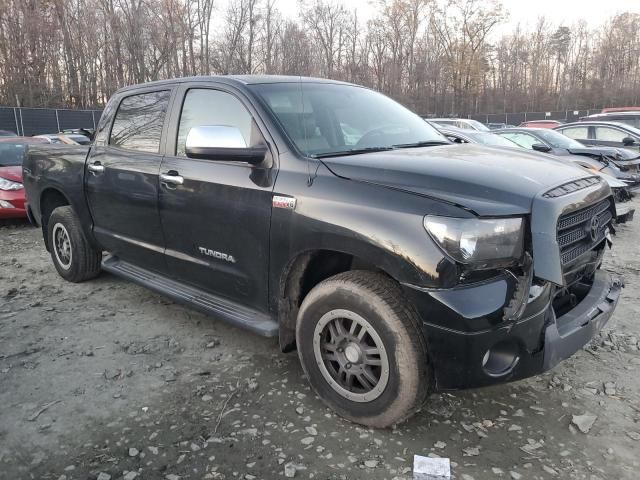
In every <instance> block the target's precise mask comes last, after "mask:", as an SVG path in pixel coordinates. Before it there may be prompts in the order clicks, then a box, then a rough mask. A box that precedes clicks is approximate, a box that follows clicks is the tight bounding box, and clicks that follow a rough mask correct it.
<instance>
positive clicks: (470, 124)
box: [425, 118, 489, 132]
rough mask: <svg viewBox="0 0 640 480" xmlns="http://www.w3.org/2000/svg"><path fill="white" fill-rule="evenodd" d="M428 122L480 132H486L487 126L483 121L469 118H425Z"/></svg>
mask: <svg viewBox="0 0 640 480" xmlns="http://www.w3.org/2000/svg"><path fill="white" fill-rule="evenodd" d="M425 120H427V121H428V122H429V123H431V124H432V125H433V124H436V125H442V126H443V127H456V128H460V129H462V130H478V131H480V132H488V131H489V127H487V126H486V125H485V124H484V123H480V122H479V121H477V120H472V119H470V118H425Z"/></svg>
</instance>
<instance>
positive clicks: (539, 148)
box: [531, 143, 551, 153]
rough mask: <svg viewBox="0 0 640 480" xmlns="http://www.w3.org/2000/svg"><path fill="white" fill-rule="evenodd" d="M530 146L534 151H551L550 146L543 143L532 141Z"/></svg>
mask: <svg viewBox="0 0 640 480" xmlns="http://www.w3.org/2000/svg"><path fill="white" fill-rule="evenodd" d="M531 148H532V149H534V150H535V151H536V152H542V153H549V152H550V151H551V147H549V146H547V145H545V144H544V143H534V144H533V145H531Z"/></svg>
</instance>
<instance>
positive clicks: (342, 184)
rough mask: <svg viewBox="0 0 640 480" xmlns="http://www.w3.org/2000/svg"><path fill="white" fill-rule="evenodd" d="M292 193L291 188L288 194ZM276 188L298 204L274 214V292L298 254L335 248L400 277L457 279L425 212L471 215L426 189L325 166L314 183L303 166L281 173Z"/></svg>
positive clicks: (429, 281) (422, 283) (442, 282)
mask: <svg viewBox="0 0 640 480" xmlns="http://www.w3.org/2000/svg"><path fill="white" fill-rule="evenodd" d="M285 192H286V193H285ZM274 195H285V196H289V197H291V198H293V199H295V208H280V207H276V206H274V208H273V211H272V220H271V264H270V265H271V266H270V270H271V275H270V298H271V299H272V301H273V302H274V303H273V304H272V306H273V305H277V301H278V293H280V291H281V290H280V286H281V285H282V282H283V279H286V277H287V275H288V274H289V270H290V268H291V265H292V261H293V260H294V259H296V258H298V257H299V256H301V255H305V254H307V253H309V252H313V251H320V250H325V251H326V250H329V251H335V252H340V253H345V254H349V255H352V256H353V257H355V258H356V259H358V260H361V261H364V262H366V263H367V264H370V265H373V266H375V267H377V268H378V269H380V270H382V271H384V272H385V273H387V274H388V275H390V276H391V277H393V278H394V279H395V280H397V281H398V282H400V283H409V284H412V285H416V286H419V287H424V288H443V287H446V286H450V285H452V284H453V283H455V281H456V280H457V270H456V266H455V264H454V263H452V262H451V261H449V260H448V259H446V258H445V257H444V255H443V253H442V251H441V250H440V249H439V248H438V246H437V245H435V243H434V242H433V241H432V240H431V238H430V237H429V235H428V234H427V232H426V231H425V229H424V226H423V219H424V216H425V215H427V214H434V215H446V216H459V217H467V216H471V214H470V213H469V212H466V211H464V210H462V209H460V208H458V207H455V206H452V205H449V204H446V203H443V202H438V201H436V200H433V199H429V198H425V197H423V196H418V195H413V194H410V193H407V192H403V191H399V190H394V189H391V188H386V187H381V186H379V185H373V184H368V183H363V182H357V181H352V180H348V179H344V178H340V177H337V176H335V175H333V174H332V173H331V172H329V170H328V169H326V168H323V167H320V168H319V169H318V173H317V175H316V176H315V177H314V178H313V182H312V184H311V186H306V178H305V175H304V172H300V173H299V174H297V173H295V172H289V171H286V172H280V174H279V176H278V183H277V185H276V189H275V191H274Z"/></svg>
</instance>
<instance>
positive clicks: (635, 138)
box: [555, 120, 640, 155]
mask: <svg viewBox="0 0 640 480" xmlns="http://www.w3.org/2000/svg"><path fill="white" fill-rule="evenodd" d="M555 130H556V131H557V132H560V133H562V134H563V135H565V136H566V137H569V138H573V139H574V140H577V141H579V142H580V143H582V144H584V145H594V146H606V147H617V148H624V149H627V150H631V151H633V152H636V155H638V153H640V128H635V127H632V126H631V125H629V124H626V123H620V122H601V121H595V120H584V121H580V122H572V123H566V124H564V125H561V126H559V127H556V128H555Z"/></svg>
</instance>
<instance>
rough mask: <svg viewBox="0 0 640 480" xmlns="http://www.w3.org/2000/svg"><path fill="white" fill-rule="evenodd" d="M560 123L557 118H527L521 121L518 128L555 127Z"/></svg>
mask: <svg viewBox="0 0 640 480" xmlns="http://www.w3.org/2000/svg"><path fill="white" fill-rule="evenodd" d="M560 125H562V122H559V121H558V120H529V121H526V122H522V123H521V124H520V125H518V127H520V128H555V127H558V126H560Z"/></svg>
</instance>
